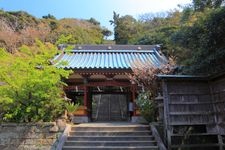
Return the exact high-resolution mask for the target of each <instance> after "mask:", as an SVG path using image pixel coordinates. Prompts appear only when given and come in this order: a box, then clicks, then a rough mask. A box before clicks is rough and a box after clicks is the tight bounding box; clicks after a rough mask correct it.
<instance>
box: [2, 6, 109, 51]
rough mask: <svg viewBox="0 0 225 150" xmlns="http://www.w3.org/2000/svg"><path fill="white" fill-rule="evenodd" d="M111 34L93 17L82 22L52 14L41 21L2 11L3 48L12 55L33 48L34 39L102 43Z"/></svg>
mask: <svg viewBox="0 0 225 150" xmlns="http://www.w3.org/2000/svg"><path fill="white" fill-rule="evenodd" d="M110 34H111V32H110V31H109V30H108V29H106V28H104V27H101V26H100V23H99V22H98V21H97V20H95V19H94V18H90V19H89V20H79V19H74V18H64V19H60V20H57V19H56V18H55V17H54V16H52V15H50V14H49V15H47V16H43V18H42V19H38V18H35V17H34V16H32V15H30V14H28V13H26V12H23V11H17V12H6V11H3V10H0V47H4V48H6V49H7V50H8V51H9V52H13V51H15V50H16V49H17V48H18V47H20V46H21V45H23V44H25V45H32V44H33V43H34V41H35V39H39V40H41V41H42V42H51V43H52V44H60V43H69V44H101V43H103V40H104V36H108V35H110Z"/></svg>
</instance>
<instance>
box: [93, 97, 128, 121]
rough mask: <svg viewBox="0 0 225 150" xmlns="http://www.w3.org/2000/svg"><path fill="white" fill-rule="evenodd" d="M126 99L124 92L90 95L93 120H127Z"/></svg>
mask: <svg viewBox="0 0 225 150" xmlns="http://www.w3.org/2000/svg"><path fill="white" fill-rule="evenodd" d="M127 107H128V99H127V95H125V94H95V95H92V120H93V121H127V120H128V117H129V115H128V108H127Z"/></svg>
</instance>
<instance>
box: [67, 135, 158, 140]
mask: <svg viewBox="0 0 225 150" xmlns="http://www.w3.org/2000/svg"><path fill="white" fill-rule="evenodd" d="M67 140H68V141H86V140H87V141H125V140H126V141H152V140H154V137H153V136H152V135H149V136H69V137H68V138H67Z"/></svg>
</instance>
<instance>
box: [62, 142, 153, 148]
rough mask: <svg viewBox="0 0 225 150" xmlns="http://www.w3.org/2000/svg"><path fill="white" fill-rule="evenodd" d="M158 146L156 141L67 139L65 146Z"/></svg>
mask: <svg viewBox="0 0 225 150" xmlns="http://www.w3.org/2000/svg"><path fill="white" fill-rule="evenodd" d="M84 145H85V146H128V147H129V146H156V145H157V143H156V142H155V141H67V142H66V143H65V146H84Z"/></svg>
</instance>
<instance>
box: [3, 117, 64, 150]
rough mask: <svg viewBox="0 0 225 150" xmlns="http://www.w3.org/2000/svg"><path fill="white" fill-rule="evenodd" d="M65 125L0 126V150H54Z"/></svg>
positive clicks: (11, 124) (10, 124)
mask: <svg viewBox="0 0 225 150" xmlns="http://www.w3.org/2000/svg"><path fill="white" fill-rule="evenodd" d="M64 128H65V123H63V122H62V121H61V122H60V123H57V125H56V123H36V124H16V123H7V124H6V123H4V124H0V150H55V149H56V146H57V142H58V138H59V137H60V136H61V134H62V132H63V130H64Z"/></svg>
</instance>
